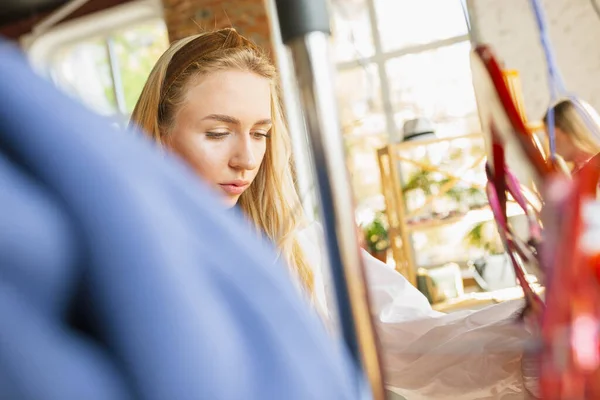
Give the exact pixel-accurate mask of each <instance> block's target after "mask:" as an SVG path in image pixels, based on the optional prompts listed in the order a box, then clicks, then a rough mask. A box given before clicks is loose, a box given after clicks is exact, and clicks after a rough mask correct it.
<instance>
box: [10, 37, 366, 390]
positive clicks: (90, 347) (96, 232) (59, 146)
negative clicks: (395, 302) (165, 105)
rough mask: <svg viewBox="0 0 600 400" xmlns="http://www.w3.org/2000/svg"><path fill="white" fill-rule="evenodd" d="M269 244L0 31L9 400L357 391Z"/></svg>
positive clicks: (342, 360)
mask: <svg viewBox="0 0 600 400" xmlns="http://www.w3.org/2000/svg"><path fill="white" fill-rule="evenodd" d="M274 259H275V253H274V251H273V249H272V248H271V247H270V245H268V244H267V243H265V242H262V241H261V239H260V238H258V237H256V234H255V231H253V230H252V229H251V228H250V227H249V226H248V225H247V223H246V222H244V220H243V218H241V217H240V216H239V215H237V213H235V212H234V213H232V212H226V211H225V210H223V209H222V208H221V205H220V202H219V201H218V199H216V198H215V197H214V196H213V194H212V192H210V191H209V190H208V189H206V188H205V187H204V186H203V185H201V184H199V183H198V182H197V178H196V177H195V176H194V175H193V173H192V172H191V171H189V170H188V169H187V168H186V167H185V166H184V165H183V164H182V163H180V162H179V161H178V160H175V159H174V158H171V157H169V156H168V155H165V154H161V153H160V152H159V151H158V150H157V149H156V148H155V146H154V145H153V144H152V143H150V142H149V141H146V139H145V138H144V137H143V135H140V134H139V133H135V132H134V133H123V132H118V131H116V130H114V128H111V127H110V126H109V123H108V122H107V121H105V120H104V119H102V118H101V117H99V116H96V115H94V114H93V113H92V112H90V111H87V110H86V109H84V108H83V107H82V106H81V105H79V104H77V103H76V102H75V101H73V100H71V99H69V98H68V97H67V96H65V95H62V94H60V93H59V92H58V91H57V90H56V89H55V88H54V87H53V86H52V85H51V84H50V83H49V82H46V81H45V80H43V79H41V78H39V77H38V76H36V74H35V73H34V72H33V71H32V70H31V69H30V68H29V66H28V64H27V61H26V60H25V58H24V57H23V56H22V54H21V53H20V50H18V49H17V48H15V47H13V46H12V45H11V44H8V43H7V42H3V41H0V321H2V322H1V326H0V399H3V400H42V399H43V400H70V399H74V400H112V399H119V400H121V399H134V398H136V399H156V400H175V399H177V400H179V399H180V400H187V399H189V400H198V399H211V400H214V399H232V400H240V399H257V400H258V399H260V400H265V399H277V400H282V399H287V400H293V399H298V400H309V399H327V400H334V399H353V398H355V396H356V395H355V393H354V392H353V391H352V390H351V388H352V387H354V386H355V382H354V379H355V377H354V371H353V369H352V367H351V366H350V362H349V361H348V358H347V357H346V355H345V353H343V352H342V351H341V350H339V348H338V347H336V346H335V345H334V344H333V342H332V340H330V339H329V337H328V336H327V334H326V333H325V330H324V329H323V327H322V326H321V325H320V323H319V322H318V320H317V318H316V316H315V315H314V314H313V313H312V311H311V310H310V309H309V308H308V307H307V306H306V304H305V303H304V302H303V301H302V300H301V299H300V297H299V295H298V293H297V291H296V290H295V289H294V287H293V285H292V283H291V282H290V279H289V276H288V275H287V272H286V270H287V269H286V268H284V267H283V266H281V265H278V264H276V263H275V262H274Z"/></svg>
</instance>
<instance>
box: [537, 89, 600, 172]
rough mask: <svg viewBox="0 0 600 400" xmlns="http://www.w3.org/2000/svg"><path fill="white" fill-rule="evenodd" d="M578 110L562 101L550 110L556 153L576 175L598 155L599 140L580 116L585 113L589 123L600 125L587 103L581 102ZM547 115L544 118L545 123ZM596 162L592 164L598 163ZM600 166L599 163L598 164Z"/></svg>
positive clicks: (569, 101) (599, 119)
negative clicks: (552, 114)
mask: <svg viewBox="0 0 600 400" xmlns="http://www.w3.org/2000/svg"><path fill="white" fill-rule="evenodd" d="M581 105H582V106H583V110H580V109H579V108H578V107H577V106H575V105H574V104H573V101H571V100H562V101H560V102H559V103H557V104H556V105H554V106H553V107H552V108H553V110H554V132H555V137H556V153H558V155H560V156H561V157H562V158H563V159H564V160H565V161H566V162H567V163H569V164H571V166H572V169H573V172H574V173H576V172H577V171H578V170H580V169H581V168H582V167H583V166H584V165H586V164H588V162H589V161H590V160H591V159H592V158H593V157H594V156H596V155H598V154H600V138H598V137H596V136H595V135H594V133H593V132H591V131H590V129H589V128H588V125H587V124H586V122H585V121H584V119H583V118H582V116H581V114H580V113H581V112H582V111H583V112H585V113H586V114H587V115H588V117H589V123H592V124H598V123H600V117H599V116H598V114H597V113H596V111H595V110H594V109H593V108H592V107H591V106H590V105H589V104H587V103H584V102H581ZM547 118H548V113H546V115H545V116H544V121H547ZM598 161H600V160H597V161H596V162H595V163H594V164H596V163H598ZM598 165H600V163H598Z"/></svg>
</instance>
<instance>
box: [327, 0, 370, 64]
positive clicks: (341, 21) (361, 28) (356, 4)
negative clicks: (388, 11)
mask: <svg viewBox="0 0 600 400" xmlns="http://www.w3.org/2000/svg"><path fill="white" fill-rule="evenodd" d="M366 1H367V0H335V1H333V4H332V14H333V18H332V25H333V48H334V54H335V60H336V61H337V62H343V61H351V60H356V59H361V58H365V57H370V56H372V55H373V53H374V46H373V38H372V35H371V23H370V22H369V10H368V9H367V4H366Z"/></svg>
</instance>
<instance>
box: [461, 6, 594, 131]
mask: <svg viewBox="0 0 600 400" xmlns="http://www.w3.org/2000/svg"><path fill="white" fill-rule="evenodd" d="M590 1H594V0H541V4H542V6H543V7H544V11H545V14H546V19H547V24H548V29H549V31H550V39H551V43H552V45H553V47H554V53H555V56H556V58H557V61H558V64H559V68H560V71H561V73H562V75H563V78H564V80H565V84H566V86H567V89H569V90H570V91H572V92H574V93H576V94H577V95H579V96H581V97H582V98H583V99H584V100H587V101H588V102H589V103H590V104H591V105H592V106H594V107H595V108H596V109H597V110H600V17H599V16H598V15H597V14H596V13H595V12H594V9H593V6H592V4H591V3H590ZM595 1H597V2H598V3H599V4H600V0H595ZM467 3H468V5H469V12H470V16H471V19H472V20H473V21H472V25H473V28H474V29H476V30H477V33H478V35H479V40H480V41H482V42H486V43H488V44H490V45H492V47H493V48H494V50H495V52H496V54H497V55H498V56H499V57H500V58H501V59H502V60H503V61H504V62H505V66H506V68H508V69H516V70H518V71H519V73H520V76H521V83H522V86H523V97H524V101H525V107H526V111H527V116H528V118H529V119H530V120H539V119H540V118H541V117H542V116H543V114H544V112H545V110H546V107H547V106H548V103H549V99H550V95H549V92H548V85H547V76H546V70H545V61H544V54H543V50H542V47H541V45H540V40H539V34H538V32H537V24H536V22H535V19H534V18H535V17H534V15H533V12H532V9H531V4H530V0H468V1H467Z"/></svg>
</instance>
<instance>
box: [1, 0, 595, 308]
mask: <svg viewBox="0 0 600 400" xmlns="http://www.w3.org/2000/svg"><path fill="white" fill-rule="evenodd" d="M543 5H544V7H545V10H546V14H547V18H548V22H549V24H550V26H549V28H550V34H551V37H552V41H553V45H554V48H555V52H556V56H557V58H558V62H559V65H560V67H561V69H562V72H563V75H564V78H565V81H566V83H567V86H568V87H569V88H570V89H572V90H573V91H574V92H576V93H578V94H579V95H580V96H581V97H582V98H585V99H586V100H587V101H589V102H590V103H591V105H592V106H594V107H595V108H598V107H600V82H599V81H598V80H597V79H592V78H591V77H592V76H594V74H595V73H596V72H597V71H598V70H599V69H600V48H599V47H598V46H597V45H596V38H597V37H600V17H599V16H598V15H597V14H596V13H595V7H594V5H593V3H591V1H589V0H545V1H543ZM9 14H10V15H12V16H13V17H14V16H18V18H17V19H16V20H15V19H14V18H10V19H9V18H7V16H8V15H9ZM331 15H332V23H333V50H334V51H333V54H332V57H333V62H334V63H335V64H336V66H337V95H338V101H339V103H338V104H339V111H340V114H339V116H340V119H341V122H342V127H343V129H342V135H343V140H344V143H345V146H346V153H347V167H348V169H349V170H350V176H351V177H352V185H353V189H354V196H355V204H356V219H357V222H358V224H359V225H360V226H361V229H362V233H363V235H364V239H365V247H366V248H367V250H368V251H369V252H370V253H371V254H373V255H374V256H375V257H377V258H379V259H381V260H382V261H384V262H386V263H388V264H390V266H393V267H395V268H396V269H398V271H399V272H401V273H402V274H404V275H405V276H406V277H407V278H409V280H411V282H413V283H414V284H415V285H417V287H418V288H419V289H420V290H421V291H423V292H424V293H425V294H426V295H427V296H428V298H429V299H430V301H431V302H432V304H434V307H435V308H437V309H440V310H443V311H454V310H459V309H464V308H478V307H482V306H485V305H488V304H490V303H494V302H500V301H504V300H507V299H511V298H516V297H519V296H521V292H520V289H518V288H517V287H516V286H515V279H514V275H513V273H512V270H511V267H510V265H509V264H508V262H507V260H506V257H505V254H504V253H503V249H502V246H501V244H500V243H499V238H498V235H497V231H496V227H495V224H494V222H493V220H492V215H491V212H490V210H489V207H488V206H487V198H486V196H485V192H484V190H483V188H484V185H485V181H486V180H485V174H484V169H483V165H484V163H485V154H484V148H483V139H482V136H481V127H480V122H479V117H478V111H477V104H476V102H475V97H474V93H473V85H472V77H471V69H470V61H469V53H470V50H471V44H470V41H469V39H470V29H469V27H471V29H472V30H473V31H476V32H477V34H478V37H479V39H480V40H483V41H485V42H487V43H490V44H491V45H492V46H493V48H494V49H495V50H496V52H497V55H498V56H499V57H500V58H501V59H503V60H504V61H505V63H506V65H505V66H504V68H505V77H506V80H507V82H509V85H510V87H511V89H512V91H513V96H514V98H515V100H516V101H517V103H518V104H519V107H520V108H521V112H522V114H523V116H524V117H525V118H526V119H527V121H528V123H529V127H530V129H531V131H532V133H535V134H539V135H540V137H543V130H542V125H541V123H540V118H541V117H542V115H543V114H544V112H545V110H546V107H547V106H548V102H549V94H548V88H547V84H546V75H545V64H544V59H543V53H542V50H541V47H540V45H539V35H538V32H537V30H536V25H535V21H534V17H533V14H532V12H531V9H530V5H529V2H528V1H526V0H503V1H494V0H469V1H466V0H465V1H463V0H331ZM268 18H269V16H268V11H267V9H266V7H265V3H264V2H263V0H223V1H218V0H129V1H128V0H87V1H85V0H72V1H69V2H67V1H60V0H27V1H21V0H3V2H2V4H1V5H0V35H3V36H5V37H7V38H9V39H10V40H13V41H15V42H17V43H18V44H19V45H20V46H22V48H23V49H24V50H25V51H26V52H27V54H28V56H29V57H30V60H31V62H32V64H33V65H34V66H35V68H36V69H37V70H38V71H39V73H40V74H42V75H43V76H45V77H46V78H47V79H49V80H51V81H52V82H53V83H54V84H55V85H56V86H57V87H59V88H60V89H61V90H63V91H65V92H66V93H68V94H69V95H71V96H73V97H74V98H76V99H77V100H78V101H80V102H82V103H83V104H85V105H86V106H87V107H89V108H90V109H92V110H94V111H95V112H97V113H99V114H102V115H104V116H106V117H107V118H110V119H111V120H112V121H113V123H114V124H115V125H117V126H119V127H124V126H125V125H126V124H127V121H128V118H129V115H130V113H131V111H132V109H133V107H134V105H135V103H136V101H137V97H138V95H139V93H140V91H141V89H142V87H143V85H144V82H145V80H146V78H147V76H148V74H149V72H150V70H151V69H152V67H153V65H154V63H155V61H156V60H157V59H158V57H159V56H160V55H161V54H162V52H163V51H164V50H166V48H167V47H168V44H169V42H170V41H172V40H176V39H179V38H182V37H185V36H188V35H191V34H195V33H198V32H201V31H203V30H210V29H215V28H223V27H229V26H233V27H234V28H236V29H237V30H238V31H239V32H240V33H241V34H243V35H245V36H247V37H249V38H251V39H252V40H254V41H255V42H256V43H257V44H259V45H260V46H263V47H264V48H266V49H270V48H271V45H272V42H271V37H270V33H269V19H268ZM596 86H599V87H596ZM304 167H305V168H306V171H304V172H302V171H301V172H302V173H308V171H309V168H310V166H304ZM304 195H309V194H306V193H305V194H304ZM312 211H313V210H307V213H309V214H310V213H311V212H312ZM509 214H510V215H511V216H512V220H513V223H514V224H515V225H516V226H519V224H522V222H523V221H522V216H521V215H520V212H519V210H518V209H517V208H516V207H514V209H513V208H511V207H509ZM523 226H524V225H523ZM532 280H534V278H532Z"/></svg>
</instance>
